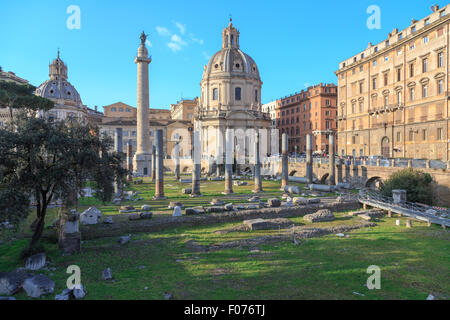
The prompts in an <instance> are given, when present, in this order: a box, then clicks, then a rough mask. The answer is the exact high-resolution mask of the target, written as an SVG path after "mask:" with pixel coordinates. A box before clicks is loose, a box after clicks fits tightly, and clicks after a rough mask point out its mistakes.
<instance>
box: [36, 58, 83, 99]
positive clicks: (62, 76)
mask: <svg viewBox="0 0 450 320" xmlns="http://www.w3.org/2000/svg"><path fill="white" fill-rule="evenodd" d="M49 76H50V79H49V80H47V81H45V82H44V83H42V84H41V85H40V86H39V87H38V88H37V89H36V91H35V94H36V95H37V96H40V97H44V98H47V99H53V100H64V102H65V103H67V104H69V105H76V106H78V105H82V101H81V98H80V94H79V93H78V91H77V90H76V89H75V87H74V86H73V85H72V84H71V83H70V82H69V81H67V66H66V65H65V64H64V62H63V61H62V60H61V59H60V57H59V51H58V57H57V58H56V59H54V60H53V61H52V63H51V64H50V65H49Z"/></svg>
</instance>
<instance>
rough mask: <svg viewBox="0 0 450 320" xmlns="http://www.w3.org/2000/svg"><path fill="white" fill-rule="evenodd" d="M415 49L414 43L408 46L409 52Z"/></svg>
mask: <svg viewBox="0 0 450 320" xmlns="http://www.w3.org/2000/svg"><path fill="white" fill-rule="evenodd" d="M415 48H416V44H415V43H414V42H412V43H410V44H409V50H414V49H415Z"/></svg>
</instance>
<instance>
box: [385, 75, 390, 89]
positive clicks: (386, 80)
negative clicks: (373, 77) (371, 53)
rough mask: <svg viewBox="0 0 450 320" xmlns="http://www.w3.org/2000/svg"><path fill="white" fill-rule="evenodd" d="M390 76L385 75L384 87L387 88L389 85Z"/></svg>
mask: <svg viewBox="0 0 450 320" xmlns="http://www.w3.org/2000/svg"><path fill="white" fill-rule="evenodd" d="M388 80H389V79H388V74H387V73H385V74H384V86H385V87H386V86H387V85H388Z"/></svg>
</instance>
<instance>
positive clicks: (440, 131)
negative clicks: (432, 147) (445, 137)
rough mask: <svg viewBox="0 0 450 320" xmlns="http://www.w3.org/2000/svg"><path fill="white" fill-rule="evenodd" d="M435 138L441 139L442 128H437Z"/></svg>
mask: <svg viewBox="0 0 450 320" xmlns="http://www.w3.org/2000/svg"><path fill="white" fill-rule="evenodd" d="M436 139H437V140H442V128H437V134H436Z"/></svg>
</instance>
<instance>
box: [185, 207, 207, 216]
mask: <svg viewBox="0 0 450 320" xmlns="http://www.w3.org/2000/svg"><path fill="white" fill-rule="evenodd" d="M185 213H186V215H187V216H191V215H197V214H204V213H205V208H203V207H201V206H199V207H193V208H186V210H185Z"/></svg>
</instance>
